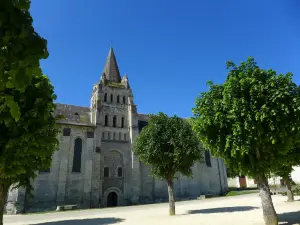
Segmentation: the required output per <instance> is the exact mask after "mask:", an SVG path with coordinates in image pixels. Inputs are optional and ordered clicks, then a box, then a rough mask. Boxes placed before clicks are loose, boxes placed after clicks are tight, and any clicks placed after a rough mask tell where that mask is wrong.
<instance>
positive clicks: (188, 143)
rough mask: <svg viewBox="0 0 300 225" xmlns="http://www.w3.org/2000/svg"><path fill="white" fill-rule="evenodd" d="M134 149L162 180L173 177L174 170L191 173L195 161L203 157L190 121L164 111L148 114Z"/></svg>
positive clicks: (188, 174) (189, 174)
mask: <svg viewBox="0 0 300 225" xmlns="http://www.w3.org/2000/svg"><path fill="white" fill-rule="evenodd" d="M134 152H135V153H136V154H137V155H138V156H139V158H140V160H141V161H143V162H144V163H146V164H147V165H151V170H152V173H153V175H154V176H156V177H158V178H161V179H174V176H175V173H176V172H180V173H182V174H183V175H185V176H191V175H192V170H191V167H192V166H193V164H194V162H195V161H196V160H200V159H202V157H203V156H202V155H203V154H201V151H200V146H199V141H198V140H197V138H196V136H195V135H194V132H193V131H192V128H191V126H190V124H189V123H188V122H187V121H185V120H184V119H181V118H179V117H177V116H174V117H168V116H167V115H165V114H163V113H159V114H158V115H150V120H149V123H148V125H147V126H146V127H145V128H144V129H143V130H142V131H141V133H140V134H139V136H138V137H137V139H136V142H135V145H134Z"/></svg>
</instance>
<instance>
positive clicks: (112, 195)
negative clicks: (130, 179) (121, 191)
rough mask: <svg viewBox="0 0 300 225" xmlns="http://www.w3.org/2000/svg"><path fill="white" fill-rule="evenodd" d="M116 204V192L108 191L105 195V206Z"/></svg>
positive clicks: (114, 205)
mask: <svg viewBox="0 0 300 225" xmlns="http://www.w3.org/2000/svg"><path fill="white" fill-rule="evenodd" d="M116 206H118V195H117V193H116V192H110V193H109V194H108V195H107V207H116Z"/></svg>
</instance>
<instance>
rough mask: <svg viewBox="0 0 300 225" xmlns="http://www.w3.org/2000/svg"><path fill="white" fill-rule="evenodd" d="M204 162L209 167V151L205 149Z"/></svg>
mask: <svg viewBox="0 0 300 225" xmlns="http://www.w3.org/2000/svg"><path fill="white" fill-rule="evenodd" d="M204 158H205V163H206V166H207V167H211V161H210V153H209V151H205V153H204Z"/></svg>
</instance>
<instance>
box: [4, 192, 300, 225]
mask: <svg viewBox="0 0 300 225" xmlns="http://www.w3.org/2000/svg"><path fill="white" fill-rule="evenodd" d="M285 200H286V197H283V196H274V197H273V202H274V204H275V208H276V211H277V213H278V214H279V221H280V223H279V224H284V225H293V224H300V197H296V201H295V202H293V203H287V202H285ZM4 224H5V225H21V224H24V225H25V224H37V225H104V224H120V225H143V224H145V225H150V224H151V225H153V224H156V225H160V224H167V225H196V224H197V225H200V224H201V225H222V224H224V225H241V224H242V225H248V224H249V225H250V224H255V225H259V224H262V225H263V224H264V222H263V218H262V210H261V205H260V198H259V196H258V194H249V195H242V196H234V197H221V198H213V199H207V200H193V201H185V202H177V203H176V216H174V217H169V216H168V204H165V203H163V204H153V205H142V206H131V207H119V208H105V209H91V210H80V211H67V212H53V213H44V214H29V215H14V216H4Z"/></svg>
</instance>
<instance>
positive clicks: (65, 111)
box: [54, 103, 94, 126]
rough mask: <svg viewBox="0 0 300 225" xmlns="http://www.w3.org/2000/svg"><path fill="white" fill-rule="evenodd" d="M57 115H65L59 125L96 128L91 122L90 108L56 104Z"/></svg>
mask: <svg viewBox="0 0 300 225" xmlns="http://www.w3.org/2000/svg"><path fill="white" fill-rule="evenodd" d="M54 114H55V115H64V116H65V119H61V120H58V123H62V124H72V125H81V126H94V125H93V124H92V123H91V120H90V108H89V107H83V106H75V105H67V104H60V103H56V110H55V112H54Z"/></svg>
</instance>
